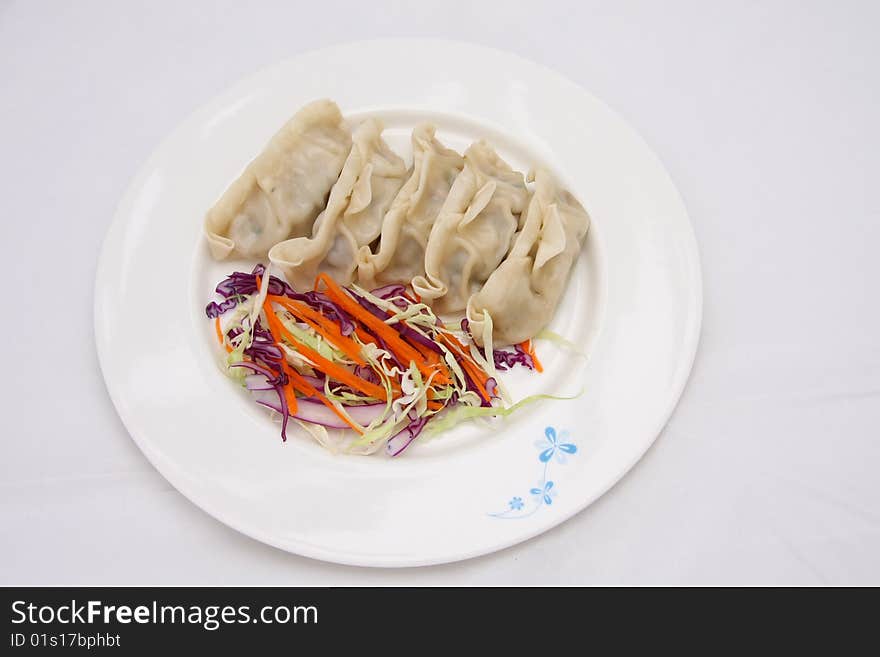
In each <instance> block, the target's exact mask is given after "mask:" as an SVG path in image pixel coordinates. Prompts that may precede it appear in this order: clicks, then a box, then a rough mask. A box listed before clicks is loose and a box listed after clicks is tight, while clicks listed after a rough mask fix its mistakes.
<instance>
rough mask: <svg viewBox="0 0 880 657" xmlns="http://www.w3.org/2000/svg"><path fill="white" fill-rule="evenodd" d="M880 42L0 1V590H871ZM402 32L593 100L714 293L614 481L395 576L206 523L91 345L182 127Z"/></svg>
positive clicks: (510, 13) (298, 10)
mask: <svg viewBox="0 0 880 657" xmlns="http://www.w3.org/2000/svg"><path fill="white" fill-rule="evenodd" d="M740 5H742V6H740ZM878 24H880V9H878V5H877V4H876V3H871V2H863V3H856V2H838V3H828V2H810V3H803V2H785V3H783V2H768V3H752V2H747V3H703V2H664V3H659V2H624V3H611V2H571V3H566V4H562V3H552V2H551V3H546V2H540V3H539V2H534V1H533V2H511V1H510V0H506V1H502V2H479V3H476V2H472V1H470V0H465V1H461V0H444V1H443V2H439V1H437V0H430V1H427V2H420V3H415V2H413V3H388V2H362V3H355V2H347V3H343V2H338V1H335V0H321V1H320V2H277V3H257V2H247V3H245V2H190V1H188V2H176V1H165V0H163V1H161V2H157V1H151V2H125V3H121V2H99V3H95V2H76V3H69V2H54V3H48V2H9V0H0V85H2V86H0V154H2V155H0V190H2V194H0V213H2V230H0V235H2V250H3V252H4V257H5V263H4V267H3V274H2V277H3V286H2V287H3V291H4V297H5V304H4V308H5V313H4V319H3V321H2V322H0V326H2V330H0V354H2V356H0V359H2V362H3V365H4V367H3V369H4V376H3V377H2V379H0V386H2V396H0V399H2V407H3V419H2V426H3V429H2V435H3V438H2V456H0V490H2V499H0V510H2V511H0V584H70V583H79V584H87V583H88V584H105V583H106V584H122V583H155V584H177V583H180V584H199V583H200V584H248V583H249V584H291V585H296V584H322V585H332V584H553V583H558V584H575V583H583V584H591V583H625V584H637V583H650V584H657V583H682V584H685V583H688V584H704V583H728V584H743V583H798V584H817V583H852V584H859V583H873V584H880V473H878V469H880V292H878V288H880V200H878V198H880V184H878V183H880V121H878V118H880V47H878V43H880V41H878V39H877V35H876V28H877V25H878ZM390 36H407V37H411V36H426V37H427V36H431V37H444V38H452V39H459V40H465V41H473V42H478V43H482V44H486V45H490V46H495V47H499V48H503V49H507V50H511V51H514V52H516V53H519V54H521V55H524V56H526V57H528V58H530V59H533V60H536V61H538V62H540V63H542V64H545V65H547V66H550V67H552V68H554V69H556V70H558V71H560V72H562V73H563V74H564V75H566V76H568V77H570V78H571V79H573V80H575V81H577V82H578V83H580V84H581V85H583V86H584V87H585V88H587V89H588V90H590V91H591V92H593V93H594V94H596V95H597V96H599V97H600V98H602V99H604V100H605V101H606V102H607V103H608V104H609V105H611V106H612V107H613V108H614V109H616V110H617V111H618V112H620V113H621V114H622V115H623V116H624V117H625V118H627V119H628V120H629V121H630V122H631V123H632V124H633V125H634V126H635V127H636V129H637V130H639V131H640V132H641V134H642V135H643V136H644V137H645V139H646V140H647V141H648V143H649V144H650V145H651V146H652V147H653V148H654V149H655V150H656V151H657V153H658V154H659V156H660V157H661V159H662V160H663V161H664V162H665V164H666V166H667V167H668V169H669V171H670V173H671V175H672V178H673V180H674V181H675V183H676V184H677V186H678V188H679V190H680V191H681V193H682V196H683V197H684V199H685V202H686V204H687V206H688V209H689V211H690V214H691V217H692V220H693V223H694V227H695V230H696V234H697V238H698V241H699V245H700V250H701V256H702V262H703V275H704V285H705V290H704V292H705V316H704V321H703V334H702V341H701V346H700V350H699V354H698V357H697V361H696V365H695V367H694V371H693V375H692V377H691V380H690V383H689V384H688V387H687V389H686V391H685V394H684V397H683V398H682V400H681V403H680V405H679V407H678V409H677V411H676V412H675V414H674V415H673V417H672V420H671V421H670V423H669V425H668V426H667V428H666V430H665V431H664V432H663V434H662V435H661V436H660V438H659V439H658V440H657V442H656V443H655V445H654V447H653V448H652V449H651V450H650V451H649V453H648V454H647V455H646V456H645V458H644V459H643V460H642V461H641V462H640V463H639V464H638V465H637V466H636V467H635V468H634V470H633V471H632V472H631V473H630V474H629V475H628V476H627V477H626V478H625V479H624V480H623V481H622V482H621V483H620V484H618V485H617V486H616V487H615V488H614V489H613V490H612V491H611V492H610V493H608V494H607V495H605V496H604V497H603V498H602V499H601V500H600V501H599V502H598V503H596V504H594V505H593V506H592V507H590V508H589V509H588V510H586V511H585V512H583V513H581V514H579V515H578V516H576V517H575V518H574V519H572V520H570V521H569V522H567V523H565V524H563V525H562V526H560V527H557V528H556V529H554V530H553V531H550V532H548V533H547V534H545V535H543V536H540V537H538V538H536V539H534V540H531V541H529V542H527V543H525V544H521V545H519V546H516V547H513V548H510V549H508V550H505V551H503V552H500V553H497V554H494V555H490V556H486V557H483V558H478V559H474V560H471V561H467V562H463V563H458V564H450V565H445V566H439V567H432V568H418V569H404V570H378V569H362V568H352V567H341V566H336V565H333V564H326V563H320V562H317V561H312V560H309V559H305V558H300V557H297V556H293V555H290V554H286V553H284V552H281V551H278V550H275V549H273V548H270V547H266V546H264V545H262V544H260V543H257V542H256V541H253V540H251V539H249V538H246V537H245V536H242V535H239V534H238V533H236V532H235V531H233V530H231V529H228V528H226V527H225V526H224V525H222V524H220V523H219V522H217V521H215V520H213V519H212V518H210V517H209V516H207V515H206V514H204V513H203V512H202V511H200V510H199V509H197V508H196V507H195V506H193V505H192V504H191V503H190V502H188V501H187V500H186V499H184V498H183V496H181V495H180V494H179V493H177V492H176V491H175V490H174V489H173V488H172V487H171V486H170V485H169V484H168V483H166V481H165V480H164V479H163V478H162V477H161V476H160V475H159V474H158V473H156V472H155V471H154V470H153V468H152V467H151V466H150V464H149V463H148V462H147V461H146V459H145V458H144V457H143V456H142V455H141V453H140V452H139V451H138V449H137V447H136V446H135V445H134V443H133V442H132V441H131V440H130V439H129V438H128V435H127V433H126V431H125V429H124V428H123V426H122V424H121V422H120V420H119V419H118V417H117V415H116V413H115V411H114V409H113V406H112V405H111V403H110V400H109V398H108V396H107V393H106V390H105V388H104V383H103V381H102V378H101V374H100V372H99V369H98V365H97V360H96V356H95V347H94V341H93V332H92V300H93V296H92V288H93V283H94V273H95V264H96V260H97V256H98V252H99V248H100V245H101V240H102V238H103V235H104V232H105V230H106V229H107V226H108V225H109V222H110V219H111V217H112V215H113V211H114V208H115V205H116V203H117V202H118V200H119V198H120V196H121V194H122V192H123V190H124V188H125V187H126V185H127V184H128V182H129V180H130V178H131V177H132V175H133V174H134V173H135V171H136V170H137V169H138V168H139V167H140V166H141V164H142V163H143V162H144V160H145V159H146V157H147V156H148V155H149V153H150V152H151V151H152V149H153V148H154V147H155V146H156V145H157V143H158V142H159V141H160V140H161V139H162V138H163V137H164V136H165V135H166V134H167V133H168V132H169V131H170V130H171V129H172V128H174V126H175V125H176V124H177V123H179V122H180V121H181V120H182V119H183V118H184V117H185V116H187V115H188V114H189V113H190V112H191V111H192V110H194V109H195V108H196V107H198V106H199V105H201V104H202V103H204V102H206V101H207V100H208V99H210V98H211V97H213V96H214V95H216V94H217V93H219V92H220V91H222V90H223V89H224V88H225V87H227V86H228V85H230V84H231V83H232V82H234V81H235V80H237V79H239V78H241V77H242V76H245V75H247V74H249V73H251V72H253V71H254V70H256V69H258V68H260V67H262V66H265V65H269V64H272V63H274V62H276V61H278V60H280V59H282V58H285V57H289V56H291V55H295V54H296V53H298V52H302V51H305V50H309V49H313V48H316V47H321V46H325V45H330V44H335V43H341V42H345V41H350V40H355V39H362V38H379V37H390ZM352 66H357V62H352ZM388 72H389V75H393V74H394V67H393V62H389V69H388Z"/></svg>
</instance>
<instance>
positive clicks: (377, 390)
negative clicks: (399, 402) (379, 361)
mask: <svg viewBox="0 0 880 657" xmlns="http://www.w3.org/2000/svg"><path fill="white" fill-rule="evenodd" d="M263 310H265V311H266V317H267V319H268V320H269V324H270V325H273V324H274V328H275V329H276V330H277V331H278V332H279V333H280V334H281V335H282V336H284V337H285V338H287V340H288V342H290V343H291V344H292V345H293V346H294V347H296V350H297V351H299V352H300V353H301V354H302V355H303V356H305V357H306V358H308V359H309V360H310V361H311V362H312V363H314V364H315V367H317V368H318V369H320V370H321V371H322V372H324V373H325V374H326V375H327V376H329V377H331V378H334V379H336V380H337V381H341V382H342V383H345V384H347V385H348V386H349V387H351V388H354V389H355V390H359V391H360V392H362V393H364V394H365V395H369V396H370V397H375V398H377V399H382V398H383V397H385V390H384V388H382V387H380V386H377V385H376V384H375V383H370V382H369V381H364V380H363V379H361V378H360V377H358V376H356V375H354V374H353V373H351V372H349V371H348V370H347V369H345V368H344V367H340V366H339V365H337V364H336V363H333V362H331V361H329V360H327V359H326V358H324V357H323V356H322V355H321V354H319V353H318V352H317V351H315V350H313V349H310V348H309V347H307V346H306V345H304V344H302V343H301V342H300V341H299V340H297V339H296V337H295V336H294V335H293V334H292V333H291V332H290V331H288V330H287V329H286V328H284V325H283V324H282V323H281V320H280V319H278V316H277V315H276V314H275V311H274V310H272V303H271V302H270V301H269V300H268V299H266V301H265V302H264V303H263Z"/></svg>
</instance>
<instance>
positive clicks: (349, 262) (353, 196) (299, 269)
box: [269, 119, 407, 290]
mask: <svg viewBox="0 0 880 657" xmlns="http://www.w3.org/2000/svg"><path fill="white" fill-rule="evenodd" d="M352 141H353V143H352V147H351V152H350V153H349V155H348V158H347V159H346V161H345V165H344V166H343V168H342V173H341V174H340V175H339V180H337V181H336V184H335V185H333V189H332V190H331V191H330V199H329V201H328V202H327V209H326V210H324V212H322V213H321V214H320V215H318V218H317V220H316V221H315V227H314V235H313V236H312V237H296V238H294V239H290V240H286V241H284V242H281V243H279V244H276V245H275V246H273V247H272V249H271V250H270V251H269V259H270V260H271V261H272V262H273V263H274V264H276V265H278V266H279V267H280V268H281V269H282V271H283V272H284V274H285V276H286V277H287V281H288V282H289V283H290V284H291V285H293V287H294V289H297V290H307V289H311V287H312V285H314V281H315V277H316V276H317V275H318V273H320V272H324V273H327V274H329V275H330V277H331V278H333V279H334V280H335V281H336V282H338V283H340V284H341V285H348V284H350V283H351V282H352V279H353V277H354V272H355V269H356V268H357V263H356V260H355V256H356V254H357V252H358V249H359V248H360V247H362V246H367V245H369V244H370V243H371V242H373V241H375V240H376V239H377V238H378V237H379V233H380V231H381V230H382V218H383V217H384V216H385V213H386V211H387V210H388V208H389V206H390V205H391V201H392V200H393V199H394V197H395V195H396V194H397V192H398V190H400V187H401V186H402V185H403V181H404V178H405V176H406V174H407V167H406V164H405V163H404V161H403V160H402V159H401V158H400V157H399V156H398V155H397V154H396V153H395V152H394V151H392V150H391V149H390V148H389V147H388V145H387V144H386V143H385V141H384V140H383V139H382V122H381V121H379V120H378V119H368V120H367V121H364V122H363V123H362V124H361V125H360V126H358V127H357V129H356V130H355V131H354V135H353V139H352Z"/></svg>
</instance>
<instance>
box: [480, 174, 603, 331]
mask: <svg viewBox="0 0 880 657" xmlns="http://www.w3.org/2000/svg"><path fill="white" fill-rule="evenodd" d="M530 180H534V181H535V190H534V193H533V194H532V198H531V200H530V201H529V206H528V209H527V210H526V213H525V220H524V222H523V227H522V230H521V231H520V232H519V234H518V235H517V237H516V240H515V241H514V244H513V248H512V249H511V251H510V253H509V254H508V256H507V258H506V259H505V260H504V262H502V263H501V266H500V267H498V269H496V270H495V272H494V273H493V274H492V275H491V276H490V277H489V280H487V281H486V284H485V285H484V286H483V288H482V289H481V290H480V291H479V292H477V293H476V294H475V295H474V296H472V297H471V298H470V300H469V301H468V304H467V318H468V320H469V321H470V329H471V334H472V335H473V336H474V339H475V340H476V342H477V343H478V344H481V345H482V343H483V337H482V336H483V328H484V324H485V321H486V317H485V313H486V312H488V313H489V315H490V316H491V318H492V339H493V342H494V343H495V344H496V345H507V344H516V343H519V342H522V341H523V340H528V339H530V338H533V337H534V336H535V335H537V334H538V332H539V331H540V330H541V329H542V328H544V327H545V326H546V325H547V324H548V323H549V322H550V320H551V319H552V317H553V313H554V312H556V306H557V305H558V304H559V300H560V298H561V297H562V292H563V290H564V289H565V284H566V282H567V280H568V274H569V270H570V269H571V266H572V263H574V261H575V259H576V258H577V255H578V253H579V252H580V248H581V243H582V242H583V239H584V236H585V235H586V234H587V230H588V229H589V227H590V217H589V215H587V212H586V210H584V208H583V206H581V204H580V203H578V201H577V199H575V198H574V196H572V195H571V194H570V193H569V192H567V191H565V190H564V189H560V188H559V186H558V185H557V183H556V182H555V181H554V180H553V178H552V177H551V176H550V174H549V173H548V172H546V171H544V170H541V169H539V170H538V171H537V172H536V173H535V174H533V175H531V174H530Z"/></svg>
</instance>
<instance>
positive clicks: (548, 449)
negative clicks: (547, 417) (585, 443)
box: [535, 427, 578, 464]
mask: <svg viewBox="0 0 880 657" xmlns="http://www.w3.org/2000/svg"><path fill="white" fill-rule="evenodd" d="M544 435H545V436H546V438H543V439H542V440H538V441H536V442H535V447H537V448H538V449H540V450H542V451H541V454H540V455H539V456H538V459H539V460H540V461H541V462H542V463H546V462H547V461H549V460H550V459H552V458H553V456H554V455H555V456H556V462H557V463H560V464H563V463H565V455H566V454H574V453H576V452H577V450H578V448H577V446H576V445H575V444H574V443H569V442H565V441H567V440H568V431H562V432H560V434H559V436H558V437H557V435H556V429H554V428H553V427H547V428H546V429H544Z"/></svg>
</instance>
